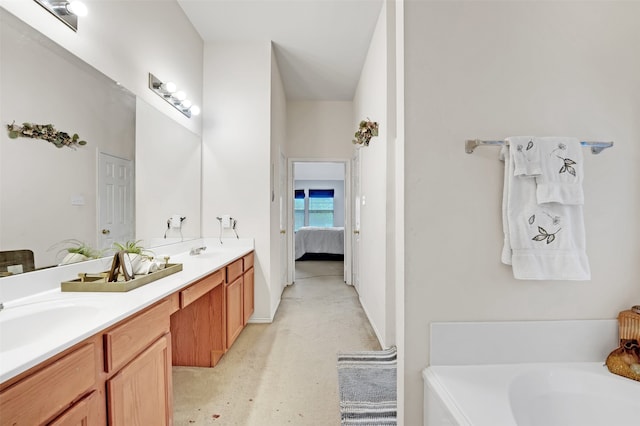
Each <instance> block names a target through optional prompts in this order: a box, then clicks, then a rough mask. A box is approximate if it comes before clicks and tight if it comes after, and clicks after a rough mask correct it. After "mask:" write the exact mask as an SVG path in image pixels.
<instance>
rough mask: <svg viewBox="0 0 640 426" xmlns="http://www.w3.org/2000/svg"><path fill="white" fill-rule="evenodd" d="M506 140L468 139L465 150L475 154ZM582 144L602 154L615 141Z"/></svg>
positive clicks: (581, 143) (585, 142)
mask: <svg viewBox="0 0 640 426" xmlns="http://www.w3.org/2000/svg"><path fill="white" fill-rule="evenodd" d="M504 143H505V141H503V140H502V141H484V140H481V139H467V141H465V143H464V150H465V152H466V153H467V154H473V150H474V149H476V148H477V147H479V146H482V145H489V146H502V145H504ZM580 145H582V146H588V147H590V148H591V153H592V154H600V153H601V152H602V151H604V150H605V149H607V148H611V147H612V146H613V142H587V141H581V142H580Z"/></svg>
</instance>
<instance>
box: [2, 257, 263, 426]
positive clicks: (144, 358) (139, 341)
mask: <svg viewBox="0 0 640 426" xmlns="http://www.w3.org/2000/svg"><path fill="white" fill-rule="evenodd" d="M253 256H254V255H253V247H252V246H251V247H242V248H231V249H225V250H219V251H216V252H214V253H208V254H206V255H201V256H188V255H182V256H178V257H176V258H175V259H177V260H176V262H182V263H183V265H184V269H183V271H181V272H179V273H176V274H173V275H171V276H169V277H166V278H163V279H161V280H158V281H156V282H154V283H150V284H148V285H145V286H143V287H141V288H139V289H136V290H132V291H130V292H127V293H120V294H106V293H105V294H98V293H91V294H90V296H87V294H86V293H85V294H83V295H82V296H79V295H78V294H67V293H60V292H59V291H49V292H45V293H46V294H41V295H35V296H34V297H35V298H34V299H26V300H27V302H25V303H26V304H25V305H24V307H23V306H15V307H14V306H10V307H9V308H6V309H5V312H2V313H0V315H4V314H6V313H7V312H9V315H15V314H13V313H11V310H15V311H19V310H23V309H27V310H30V312H31V313H33V312H35V314H29V315H25V316H24V317H22V318H24V321H29V319H28V318H29V317H30V316H32V315H36V317H37V315H38V312H45V310H44V308H42V309H43V310H41V311H39V310H38V309H40V308H39V306H40V305H41V304H42V306H44V305H46V306H47V307H48V308H50V309H56V308H57V307H60V309H63V311H64V312H66V314H65V315H64V316H65V317H67V318H68V317H69V316H72V320H73V321H72V322H71V323H69V325H66V324H67V323H65V322H61V324H60V327H56V324H55V323H54V322H53V321H51V322H49V323H47V322H45V323H42V324H40V327H41V328H42V329H44V330H47V329H49V331H50V332H49V333H45V334H43V336H42V337H41V338H39V339H36V340H37V341H33V342H32V341H26V342H22V341H16V342H17V343H15V345H14V346H15V347H10V346H9V347H7V346H6V345H5V343H3V345H5V346H3V348H2V352H0V369H1V370H2V371H1V373H2V377H3V379H2V380H3V383H2V384H0V425H36V424H50V425H77V424H88V425H105V424H109V425H127V426H128V425H136V424H140V425H142V424H144V425H147V424H149V425H151V424H153V425H170V424H172V415H173V413H172V411H173V408H172V407H173V404H172V385H171V366H172V365H190V366H201V367H213V366H215V365H216V363H217V362H218V361H219V360H220V358H221V357H222V356H223V355H224V353H225V352H226V351H227V350H228V349H229V348H230V347H231V345H232V344H233V342H234V341H235V339H236V338H237V337H238V335H239V334H240V332H241V331H242V329H243V328H244V326H245V325H246V324H247V320H248V318H249V317H250V316H251V313H252V312H253V306H254V301H253V282H254V280H253V274H254V273H253V260H254V257H253ZM172 259H174V258H172ZM52 307H53V308H52ZM83 307H88V309H90V310H91V311H89V310H82V308H83ZM87 312H97V313H96V314H95V315H93V316H90V315H84V317H83V314H86V313H87ZM74 315H75V317H73V316H74ZM5 318H9V319H8V321H11V320H12V319H13V318H11V317H5ZM5 318H0V322H2V321H6V320H7V319H5ZM16 318H17V320H18V321H19V320H20V318H21V317H20V316H17V317H16ZM0 325H1V324H0ZM5 329H6V330H9V329H8V328H5ZM81 330H83V331H81ZM29 331H30V330H28V329H27V328H25V330H24V333H29ZM34 334H36V335H37V333H34ZM6 337H7V336H4V337H3V336H0V339H4V338H6Z"/></svg>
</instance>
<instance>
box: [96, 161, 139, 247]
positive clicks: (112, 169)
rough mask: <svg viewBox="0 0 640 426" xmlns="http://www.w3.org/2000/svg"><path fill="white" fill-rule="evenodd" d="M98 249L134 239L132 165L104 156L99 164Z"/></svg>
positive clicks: (131, 162) (129, 162)
mask: <svg viewBox="0 0 640 426" xmlns="http://www.w3.org/2000/svg"><path fill="white" fill-rule="evenodd" d="M98 163H99V165H98V170H99V175H98V212H99V215H100V216H99V218H98V224H99V228H98V247H100V248H101V249H108V248H111V247H112V246H113V243H114V242H118V243H121V244H124V243H125V242H127V241H133V240H134V239H135V235H134V231H135V229H134V228H135V224H134V204H133V161H131V160H124V159H122V158H118V157H114V156H112V155H109V154H105V153H103V152H101V153H99V160H98Z"/></svg>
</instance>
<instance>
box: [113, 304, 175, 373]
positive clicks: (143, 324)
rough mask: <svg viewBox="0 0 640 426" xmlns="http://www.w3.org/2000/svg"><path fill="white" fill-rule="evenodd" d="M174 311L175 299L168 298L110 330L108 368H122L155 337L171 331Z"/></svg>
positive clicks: (114, 369)
mask: <svg viewBox="0 0 640 426" xmlns="http://www.w3.org/2000/svg"><path fill="white" fill-rule="evenodd" d="M170 315H171V303H169V302H168V301H167V300H164V301H162V302H161V303H159V304H157V305H155V306H154V307H152V308H151V309H149V310H147V311H145V312H143V313H142V314H140V315H137V316H135V317H134V318H132V319H128V320H124V321H123V323H121V324H120V325H118V326H116V327H115V328H113V329H111V330H110V331H108V332H106V333H105V334H104V347H105V371H106V372H107V373H110V372H112V371H116V370H119V369H120V368H121V367H122V366H123V365H125V364H126V363H127V362H129V361H130V360H131V359H133V358H134V357H135V356H136V355H137V354H138V353H140V352H141V351H142V350H143V349H145V348H146V347H147V346H149V345H150V344H151V343H152V342H153V341H154V340H156V339H157V338H158V337H160V336H162V335H163V334H165V333H167V332H169V316H170Z"/></svg>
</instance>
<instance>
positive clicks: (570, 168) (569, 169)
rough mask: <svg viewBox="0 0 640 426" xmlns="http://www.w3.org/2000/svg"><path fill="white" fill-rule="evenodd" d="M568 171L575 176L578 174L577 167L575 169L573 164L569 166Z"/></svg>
mask: <svg viewBox="0 0 640 426" xmlns="http://www.w3.org/2000/svg"><path fill="white" fill-rule="evenodd" d="M567 171H568V172H569V173H570V174H572V175H573V176H575V175H576V169H574V168H573V167H571V166H567Z"/></svg>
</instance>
